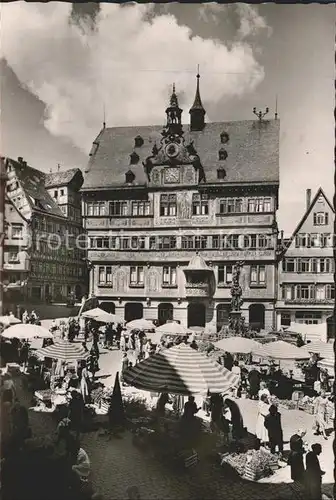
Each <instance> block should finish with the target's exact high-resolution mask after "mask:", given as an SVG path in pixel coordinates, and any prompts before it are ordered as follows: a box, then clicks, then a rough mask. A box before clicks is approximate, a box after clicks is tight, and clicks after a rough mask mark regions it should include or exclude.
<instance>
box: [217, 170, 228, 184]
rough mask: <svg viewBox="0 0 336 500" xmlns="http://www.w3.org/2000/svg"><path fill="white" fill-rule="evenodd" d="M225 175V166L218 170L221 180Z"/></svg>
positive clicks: (218, 176)
mask: <svg viewBox="0 0 336 500" xmlns="http://www.w3.org/2000/svg"><path fill="white" fill-rule="evenodd" d="M225 177H226V171H225V169H224V168H219V169H218V170H217V179H218V180H220V181H222V180H224V179H225Z"/></svg>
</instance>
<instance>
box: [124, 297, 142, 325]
mask: <svg viewBox="0 0 336 500" xmlns="http://www.w3.org/2000/svg"><path fill="white" fill-rule="evenodd" d="M142 317H143V305H142V304H141V303H140V302H127V304H125V321H126V323H128V322H129V321H133V320H134V319H141V318H142Z"/></svg>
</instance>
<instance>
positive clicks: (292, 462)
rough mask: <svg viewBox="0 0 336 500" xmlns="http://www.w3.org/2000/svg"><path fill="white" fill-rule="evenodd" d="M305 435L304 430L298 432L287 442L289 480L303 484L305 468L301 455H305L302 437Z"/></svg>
mask: <svg viewBox="0 0 336 500" xmlns="http://www.w3.org/2000/svg"><path fill="white" fill-rule="evenodd" d="M305 434H306V431H304V430H301V429H300V430H298V431H297V432H296V434H293V436H291V438H290V440H289V448H290V452H289V456H288V461H287V463H288V465H289V466H290V469H291V479H292V480H293V481H298V482H300V483H302V484H303V482H304V473H305V468H304V464H303V455H304V453H305V449H304V444H303V439H302V438H303V436H304V435H305Z"/></svg>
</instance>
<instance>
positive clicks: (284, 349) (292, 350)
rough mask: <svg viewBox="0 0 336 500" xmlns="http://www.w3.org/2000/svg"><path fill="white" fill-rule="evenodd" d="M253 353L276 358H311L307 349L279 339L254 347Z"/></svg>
mask: <svg viewBox="0 0 336 500" xmlns="http://www.w3.org/2000/svg"><path fill="white" fill-rule="evenodd" d="M252 353H253V354H255V355H256V356H260V357H261V358H274V359H280V360H281V359H282V360H285V359H293V360H295V359H297V360H299V359H309V358H310V354H309V352H308V351H307V350H306V349H303V348H299V347H296V346H295V345H292V344H289V343H287V342H284V341H283V340H278V341H276V342H271V343H270V344H264V345H262V346H260V347H258V348H257V349H253V351H252Z"/></svg>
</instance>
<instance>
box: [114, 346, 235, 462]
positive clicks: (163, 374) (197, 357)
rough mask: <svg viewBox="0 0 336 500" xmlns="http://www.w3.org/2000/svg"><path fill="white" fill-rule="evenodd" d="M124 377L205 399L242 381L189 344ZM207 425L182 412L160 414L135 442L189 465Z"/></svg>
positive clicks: (145, 385) (156, 390) (144, 385)
mask: <svg viewBox="0 0 336 500" xmlns="http://www.w3.org/2000/svg"><path fill="white" fill-rule="evenodd" d="M123 379H124V382H126V383H127V384H128V385H130V386H133V387H136V388H138V389H141V390H145V391H151V392H153V393H161V394H162V393H167V394H169V395H174V397H178V398H179V397H181V396H182V397H184V396H189V395H195V396H197V395H200V396H201V397H202V398H204V397H205V396H206V395H207V394H208V393H212V394H215V393H218V394H223V393H228V392H229V391H231V390H232V389H233V388H234V387H235V386H236V385H237V384H238V382H239V377H238V376H237V375H236V374H234V373H232V372H230V371H229V370H226V369H225V368H224V367H222V366H221V365H219V364H218V363H216V362H215V361H214V360H212V359H211V358H208V357H207V356H206V354H204V353H201V352H198V351H196V350H194V349H192V348H191V347H190V346H189V345H186V344H179V345H177V346H174V347H171V348H168V349H165V350H164V351H161V352H159V353H157V354H154V355H153V356H150V357H149V358H148V359H146V360H144V361H142V362H141V363H139V364H137V365H136V366H134V367H132V368H130V369H128V370H127V371H125V372H124V373H123ZM172 399H173V398H172ZM182 406H183V405H182ZM203 425H204V424H203V423H202V421H201V419H198V418H196V417H194V418H191V419H190V420H188V419H187V420H186V419H185V417H182V418H179V414H178V413H177V414H176V416H175V417H172V418H167V417H166V418H161V417H160V419H159V420H158V421H157V423H156V425H155V426H154V428H153V427H151V426H150V425H147V426H144V425H142V426H140V428H138V429H135V444H137V445H139V444H140V445H141V446H144V447H148V448H150V449H151V450H152V452H153V453H155V454H156V455H157V456H158V457H160V458H162V459H163V460H168V461H171V462H172V463H181V461H182V463H183V464H184V466H185V467H187V466H188V464H189V465H190V464H194V463H196V462H197V453H195V448H196V446H195V447H194V446H193V444H195V440H196V441H197V439H198V438H199V436H200V435H201V434H202V432H203ZM153 430H154V432H152V431H153Z"/></svg>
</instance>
